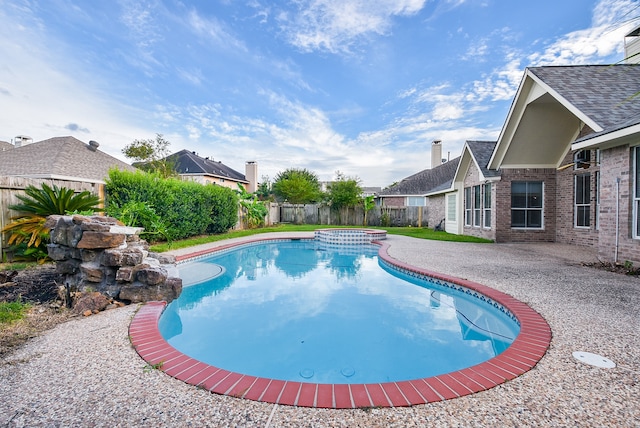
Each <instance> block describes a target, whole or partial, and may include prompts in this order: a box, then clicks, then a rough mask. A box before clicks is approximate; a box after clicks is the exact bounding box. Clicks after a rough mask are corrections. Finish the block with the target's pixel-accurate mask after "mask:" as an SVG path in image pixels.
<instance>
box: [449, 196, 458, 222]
mask: <svg viewBox="0 0 640 428" xmlns="http://www.w3.org/2000/svg"><path fill="white" fill-rule="evenodd" d="M447 221H456V195H447Z"/></svg>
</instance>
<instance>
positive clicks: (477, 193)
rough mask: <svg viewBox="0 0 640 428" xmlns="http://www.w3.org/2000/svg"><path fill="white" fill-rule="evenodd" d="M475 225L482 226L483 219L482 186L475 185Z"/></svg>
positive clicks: (473, 190)
mask: <svg viewBox="0 0 640 428" xmlns="http://www.w3.org/2000/svg"><path fill="white" fill-rule="evenodd" d="M472 192H473V227H480V225H481V221H482V205H481V202H482V198H481V196H480V186H479V185H478V186H473V187H472Z"/></svg>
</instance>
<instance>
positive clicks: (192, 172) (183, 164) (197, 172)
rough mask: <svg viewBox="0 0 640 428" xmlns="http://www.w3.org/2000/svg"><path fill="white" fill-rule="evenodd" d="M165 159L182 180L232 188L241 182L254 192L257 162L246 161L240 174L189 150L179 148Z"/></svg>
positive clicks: (234, 188)
mask: <svg viewBox="0 0 640 428" xmlns="http://www.w3.org/2000/svg"><path fill="white" fill-rule="evenodd" d="M167 159H168V160H169V161H171V162H172V163H173V164H174V168H175V170H176V172H177V173H178V174H179V175H180V178H182V179H183V180H187V181H195V182H197V183H200V184H216V185H218V186H223V187H228V188H230V189H233V190H236V189H237V188H238V184H241V185H242V187H244V188H245V190H246V191H247V192H249V193H253V192H255V191H256V189H257V186H258V183H257V178H258V164H257V163H256V162H254V161H248V162H246V164H245V174H242V173H240V172H238V171H236V170H235V169H233V168H230V167H228V166H227V165H225V164H223V163H222V162H220V161H215V160H213V159H211V158H209V157H205V158H203V157H201V156H198V155H197V154H196V152H192V151H189V150H180V151H179V152H177V153H174V154H172V155H169V156H167Z"/></svg>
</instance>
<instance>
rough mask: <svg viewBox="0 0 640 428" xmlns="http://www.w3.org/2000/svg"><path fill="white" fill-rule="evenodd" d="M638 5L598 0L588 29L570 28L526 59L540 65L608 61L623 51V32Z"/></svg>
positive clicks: (632, 23) (630, 24) (620, 0)
mask: <svg viewBox="0 0 640 428" xmlns="http://www.w3.org/2000/svg"><path fill="white" fill-rule="evenodd" d="M639 7H640V6H639V5H638V2H637V1H636V0H601V1H600V2H598V4H596V6H595V8H594V11H593V18H592V26H591V28H586V29H583V30H579V31H573V32H571V33H569V34H567V35H565V36H564V37H561V38H560V39H558V40H555V41H553V42H552V43H551V44H549V45H548V46H547V47H546V48H545V49H544V51H543V52H536V53H533V54H531V55H530V56H529V58H528V59H529V62H530V63H531V65H536V66H541V65H577V64H593V63H598V62H602V61H603V60H608V59H609V58H611V56H612V55H615V54H620V53H621V52H622V51H623V40H624V36H625V34H627V33H628V32H629V31H630V30H632V29H633V27H634V26H635V25H637V24H638V20H639V19H638V12H637V11H638V8H639ZM634 11H635V12H634ZM634 17H635V19H634ZM620 59H621V56H620Z"/></svg>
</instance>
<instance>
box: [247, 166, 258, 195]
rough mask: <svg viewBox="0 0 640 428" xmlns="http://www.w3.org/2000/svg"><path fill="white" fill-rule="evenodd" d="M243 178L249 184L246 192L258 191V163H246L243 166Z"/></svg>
mask: <svg viewBox="0 0 640 428" xmlns="http://www.w3.org/2000/svg"><path fill="white" fill-rule="evenodd" d="M244 171H245V172H244V176H245V178H246V179H247V181H248V182H249V184H248V186H247V187H248V188H247V192H249V193H253V192H255V191H256V190H258V163H257V162H256V161H247V162H246V163H245V165H244Z"/></svg>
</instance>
